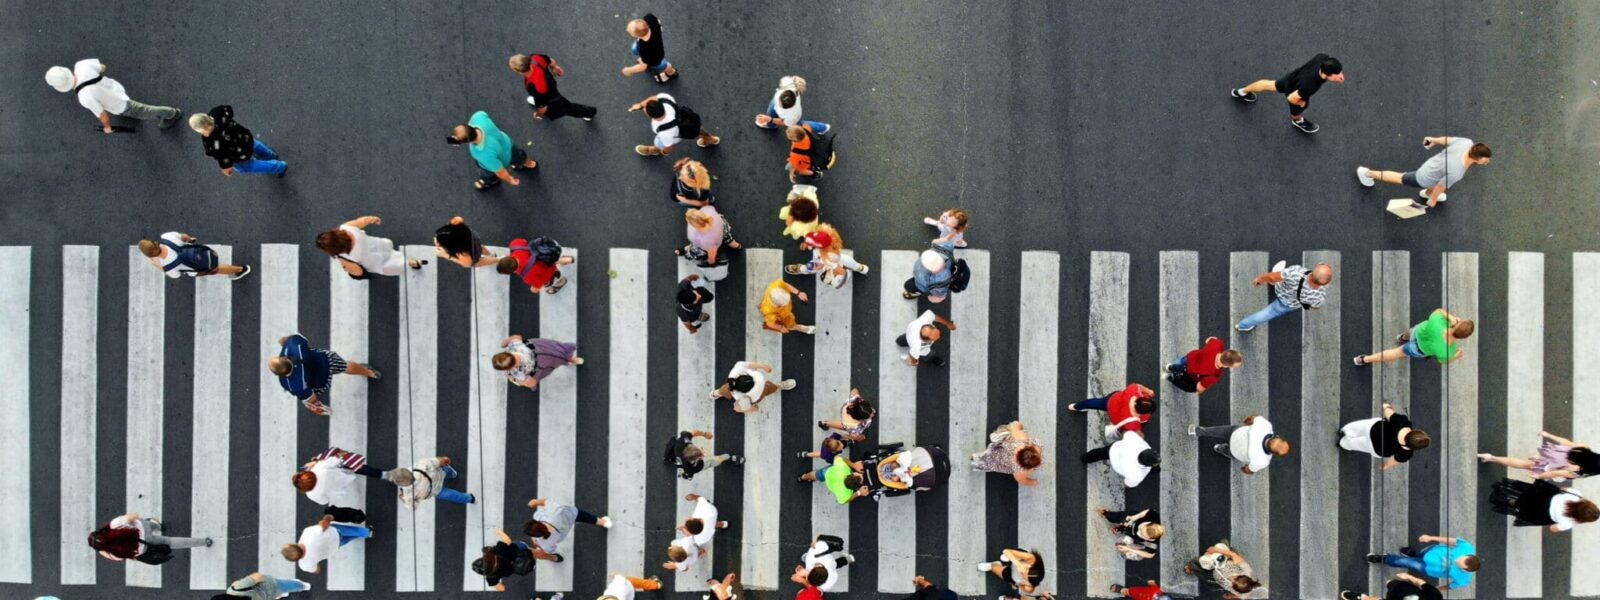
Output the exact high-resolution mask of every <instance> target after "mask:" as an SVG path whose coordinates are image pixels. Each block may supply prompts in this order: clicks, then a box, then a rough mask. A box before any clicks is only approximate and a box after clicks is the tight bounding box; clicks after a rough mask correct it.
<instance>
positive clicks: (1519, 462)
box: [1478, 454, 1533, 470]
mask: <svg viewBox="0 0 1600 600" xmlns="http://www.w3.org/2000/svg"><path fill="white" fill-rule="evenodd" d="M1478 458H1479V460H1482V461H1483V462H1486V463H1489V464H1495V465H1505V466H1507V467H1511V468H1513V469H1523V470H1531V469H1533V461H1531V460H1528V459H1526V458H1511V457H1509V456H1495V455H1493V454H1479V455H1478Z"/></svg>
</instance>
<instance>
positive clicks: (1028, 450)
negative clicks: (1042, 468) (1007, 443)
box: [1017, 446, 1044, 469]
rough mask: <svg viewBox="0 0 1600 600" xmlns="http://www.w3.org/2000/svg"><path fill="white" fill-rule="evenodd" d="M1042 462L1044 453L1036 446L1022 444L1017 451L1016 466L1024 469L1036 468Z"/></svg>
mask: <svg viewBox="0 0 1600 600" xmlns="http://www.w3.org/2000/svg"><path fill="white" fill-rule="evenodd" d="M1041 464H1044V453H1042V452H1039V447H1038V446H1023V447H1022V449H1021V450H1018V451H1017V466H1019V467H1022V468H1024V469H1037V468H1039V465H1041Z"/></svg>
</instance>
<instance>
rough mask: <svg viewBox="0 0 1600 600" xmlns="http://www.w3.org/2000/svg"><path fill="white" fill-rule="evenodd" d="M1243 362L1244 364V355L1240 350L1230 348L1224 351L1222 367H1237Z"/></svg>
mask: <svg viewBox="0 0 1600 600" xmlns="http://www.w3.org/2000/svg"><path fill="white" fill-rule="evenodd" d="M1242 364H1244V355H1243V354H1240V353H1239V351H1238V350H1233V349H1231V348H1230V349H1228V350H1224V351H1223V352H1222V368H1224V369H1237V368H1239V365H1242Z"/></svg>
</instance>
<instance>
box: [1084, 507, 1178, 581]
mask: <svg viewBox="0 0 1600 600" xmlns="http://www.w3.org/2000/svg"><path fill="white" fill-rule="evenodd" d="M1097 512H1099V513H1100V516H1101V518H1104V519H1105V520H1106V522H1107V523H1110V524H1111V533H1112V534H1114V535H1116V536H1117V546H1116V547H1117V553H1119V554H1121V555H1122V558H1124V559H1127V560H1134V561H1138V560H1145V559H1148V558H1155V557H1156V554H1157V553H1158V552H1160V551H1161V537H1162V536H1164V535H1166V534H1167V528H1166V526H1164V525H1162V524H1161V513H1158V512H1156V510H1155V509H1153V508H1147V509H1144V510H1141V511H1139V512H1133V511H1119V510H1106V509H1104V508H1101V509H1098V511H1097ZM1113 591H1115V590H1113Z"/></svg>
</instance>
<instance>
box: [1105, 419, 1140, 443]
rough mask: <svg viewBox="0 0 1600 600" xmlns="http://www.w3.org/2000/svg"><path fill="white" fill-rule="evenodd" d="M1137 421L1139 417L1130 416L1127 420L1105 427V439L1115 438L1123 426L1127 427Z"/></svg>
mask: <svg viewBox="0 0 1600 600" xmlns="http://www.w3.org/2000/svg"><path fill="white" fill-rule="evenodd" d="M1137 420H1139V415H1130V416H1129V417H1128V418H1126V419H1123V420H1121V421H1118V422H1117V423H1116V424H1115V425H1107V426H1106V437H1108V438H1114V437H1117V431H1119V430H1121V429H1122V426H1123V425H1127V424H1129V423H1132V422H1134V421H1137Z"/></svg>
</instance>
